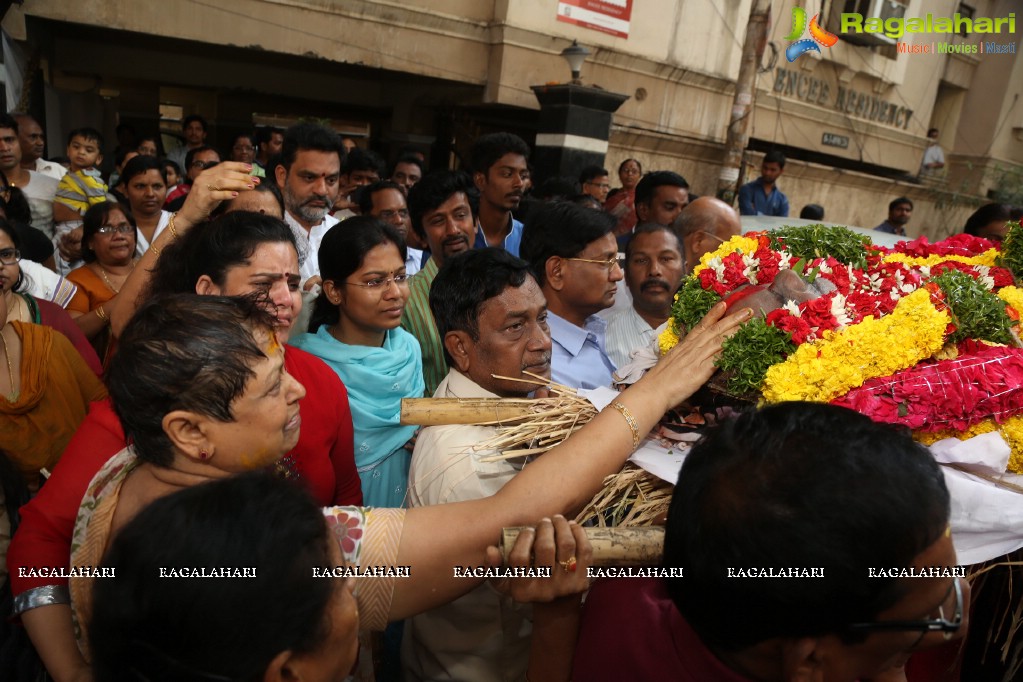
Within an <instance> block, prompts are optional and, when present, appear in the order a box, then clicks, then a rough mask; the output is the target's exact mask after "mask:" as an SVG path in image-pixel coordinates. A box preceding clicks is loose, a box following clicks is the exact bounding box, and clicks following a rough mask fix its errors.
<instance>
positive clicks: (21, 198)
mask: <svg viewBox="0 0 1023 682" xmlns="http://www.w3.org/2000/svg"><path fill="white" fill-rule="evenodd" d="M0 189H2V190H3V191H6V192H7V200H6V201H4V200H2V199H0V203H2V205H3V208H4V213H6V214H7V219H8V220H10V221H11V222H15V223H21V224H22V225H31V224H32V207H31V206H29V204H28V198H27V197H26V196H25V193H24V192H22V191H21V188H20V187H11V183H10V182H9V181H8V180H7V176H6V175H4V174H3V173H0ZM33 229H34V228H33Z"/></svg>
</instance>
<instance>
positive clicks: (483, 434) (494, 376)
mask: <svg viewBox="0 0 1023 682" xmlns="http://www.w3.org/2000/svg"><path fill="white" fill-rule="evenodd" d="M413 191H415V190H413ZM430 308H431V309H432V310H433V315H434V319H436V320H437V327H438V330H439V332H440V334H441V337H442V338H443V340H444V353H445V355H446V356H447V358H448V362H449V364H450V365H451V371H449V372H448V375H447V376H446V377H445V378H444V381H442V382H441V384H440V386H439V387H438V388H437V391H436V393H434V397H436V398H525V397H527V395H528V394H529V392H530V391H531V390H532V389H534V388H535V386H533V385H530V384H528V383H523V382H519V381H514V379H529V378H531V377H530V376H529V375H527V374H526V372H528V373H529V374H533V375H538V376H540V377H542V378H543V379H544V380H546V379H549V378H550V374H551V336H550V332H549V330H548V328H547V302H546V301H545V300H544V296H543V293H542V292H541V290H540V286H539V285H538V284H537V282H536V279H535V278H534V277H533V275H532V274H531V273H530V271H529V265H528V264H527V263H526V262H525V261H523V260H520V259H518V258H516V257H515V256H512V255H511V254H509V253H508V252H506V251H504V250H503V249H495V248H487V249H475V250H472V251H469V252H467V253H463V254H459V255H458V256H455V257H454V258H452V259H451V260H450V261H448V262H447V263H445V264H444V267H443V268H441V271H440V273H439V274H438V275H437V279H436V280H435V281H434V283H433V289H432V290H431V292H430ZM505 377H507V378H505ZM496 434H497V427H496V426H473V425H463V424H459V425H454V426H429V427H427V428H425V429H423V430H422V432H420V434H419V438H418V439H417V440H416V447H415V452H414V453H413V455H412V467H411V469H410V471H409V488H408V490H409V500H410V502H409V504H410V506H412V507H417V506H425V505H434V504H445V503H448V502H459V501H462V500H474V499H479V498H482V497H489V496H490V495H493V494H494V493H496V492H497V491H498V490H500V489H501V487H502V486H504V484H505V483H507V482H508V481H509V480H511V478H512V477H513V476H515V474H517V473H518V472H519V471H520V470H521V469H522V467H523V465H525V464H526V462H527V460H528V458H515V459H502V460H498V461H495V462H486V461H483V460H484V459H485V458H486V457H487V456H490V455H496V454H499V451H498V449H496V448H488V447H485V446H481V444H482V443H485V442H486V441H488V440H489V439H491V438H493V437H494V436H495V435H496ZM559 570H560V569H559ZM530 615H531V609H530V608H529V607H528V606H525V605H520V604H517V603H515V602H514V601H513V600H512V599H510V598H509V597H507V596H503V595H501V594H499V593H498V592H497V591H495V590H494V589H493V588H491V587H490V586H489V585H487V584H484V585H480V586H479V587H477V588H476V589H475V590H474V591H472V592H470V593H469V594H467V595H465V596H464V597H461V598H460V599H457V600H455V601H454V602H452V603H450V604H447V605H445V606H442V607H440V608H436V609H433V610H432V611H428V612H426V613H423V614H421V615H418V616H414V617H413V618H410V619H408V621H407V622H406V629H405V638H404V641H403V650H402V663H403V666H404V668H405V679H407V680H409V681H410V682H411V681H413V680H416V681H418V680H474V681H476V682H491V681H492V682H501V681H502V680H506V679H522V678H523V676H524V675H525V672H526V666H527V664H528V663H529V641H530V633H531V630H532V626H531V618H530Z"/></svg>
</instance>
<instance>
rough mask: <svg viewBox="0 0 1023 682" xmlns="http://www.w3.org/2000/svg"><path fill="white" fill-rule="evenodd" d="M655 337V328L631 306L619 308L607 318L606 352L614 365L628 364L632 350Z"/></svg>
mask: <svg viewBox="0 0 1023 682" xmlns="http://www.w3.org/2000/svg"><path fill="white" fill-rule="evenodd" d="M655 338H657V330H656V329H654V328H653V327H651V326H650V325H649V324H648V323H647V321H646V320H644V319H643V318H642V317H640V315H639V313H637V312H636V309H635V308H634V307H633V306H631V305H630V306H629V307H628V308H626V309H625V310H619V311H617V312H616V313H615V314H614V315H611V316H609V317H608V318H607V336H606V338H605V341H604V343H605V344H606V345H607V354H608V356H609V357H610V358H611V362H613V363H615V367H624V366H625V365H627V364H629V360H630V358H631V357H632V351H634V350H636V349H638V348H644V347H646V346H649V345H650V342H651V341H653V340H654V339H655Z"/></svg>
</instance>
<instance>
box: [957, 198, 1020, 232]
mask: <svg viewBox="0 0 1023 682" xmlns="http://www.w3.org/2000/svg"><path fill="white" fill-rule="evenodd" d="M1011 218H1012V213H1011V211H1010V209H1009V207H1008V206H1006V205H1005V204H984V205H983V206H981V207H980V208H978V209H977V210H976V211H974V212H973V213H972V214H970V217H969V218H967V219H966V225H964V226H963V232H965V233H966V234H972V235H978V234H980V230H981V228H983V227H984V226H985V225H987V224H988V223H993V222H995V221H996V220H997V221H999V222H1004V221H1008V220H1010V219H1011Z"/></svg>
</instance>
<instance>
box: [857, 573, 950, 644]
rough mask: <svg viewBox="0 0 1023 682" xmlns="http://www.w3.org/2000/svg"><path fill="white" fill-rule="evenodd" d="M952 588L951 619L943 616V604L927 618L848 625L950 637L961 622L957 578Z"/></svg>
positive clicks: (869, 629)
mask: <svg viewBox="0 0 1023 682" xmlns="http://www.w3.org/2000/svg"><path fill="white" fill-rule="evenodd" d="M952 589H953V590H954V591H955V595H956V605H955V611H954V613H953V614H952V620H948V619H946V618H945V607H944V605H942V606H939V607H938V617H937V618H931V619H928V620H883V621H878V622H874V623H853V624H852V625H850V626H848V627H849V630H851V631H853V632H902V631H909V632H921V633H922V635H921V639H922V638H923V635H926V634H927V633H930V632H941V633H944V636H945V639H952V635H953V634H954V633H956V632H958V631H959V627H960V626H961V625H962V624H963V587H962V585H960V584H959V578H956V579H955V582H954V583H953V584H952Z"/></svg>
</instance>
